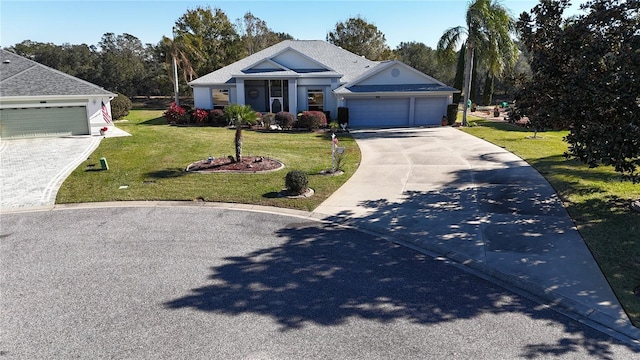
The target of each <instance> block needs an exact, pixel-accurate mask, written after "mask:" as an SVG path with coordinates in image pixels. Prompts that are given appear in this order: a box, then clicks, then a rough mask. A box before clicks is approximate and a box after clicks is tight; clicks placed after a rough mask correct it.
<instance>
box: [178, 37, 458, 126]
mask: <svg viewBox="0 0 640 360" xmlns="http://www.w3.org/2000/svg"><path fill="white" fill-rule="evenodd" d="M189 85H190V86H191V87H192V88H193V94H194V105H195V106H196V107H198V108H202V109H213V108H215V107H218V106H224V105H227V104H230V103H233V104H246V105H251V107H252V108H253V109H254V110H256V111H260V112H278V111H280V110H284V111H289V112H292V113H298V112H301V111H304V110H320V111H325V112H328V113H329V115H330V117H332V118H336V117H337V116H336V115H337V109H338V107H346V108H348V109H349V110H348V112H349V126H351V127H388V126H420V125H439V124H440V123H441V121H442V117H443V116H444V115H446V114H447V109H446V108H447V104H450V103H451V102H452V100H453V94H454V93H456V92H459V91H458V90H456V89H454V88H452V87H449V86H447V85H445V84H443V83H442V82H440V81H438V80H436V79H434V78H432V77H430V76H428V75H426V74H424V73H421V72H420V71H418V70H416V69H414V68H412V67H410V66H408V65H406V64H404V63H402V62H400V61H397V60H394V61H371V60H368V59H366V58H364V57H362V56H359V55H356V54H354V53H351V52H349V51H346V50H344V49H342V48H340V47H337V46H335V45H332V44H329V43H328V42H325V41H320V40H311V41H308V40H286V41H283V42H281V43H278V44H276V45H273V46H271V47H269V48H267V49H264V50H262V51H260V52H257V53H255V54H253V55H250V56H248V57H246V58H244V59H242V60H240V61H237V62H235V63H233V64H231V65H228V66H225V67H223V68H221V69H219V70H216V71H214V72H212V73H209V74H207V75H204V76H202V77H200V78H198V79H196V80H194V81H191V82H190V83H189Z"/></svg>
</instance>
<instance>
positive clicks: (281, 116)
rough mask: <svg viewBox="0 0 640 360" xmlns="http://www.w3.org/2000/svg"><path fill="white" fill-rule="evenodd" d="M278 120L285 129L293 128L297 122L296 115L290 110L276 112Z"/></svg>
mask: <svg viewBox="0 0 640 360" xmlns="http://www.w3.org/2000/svg"><path fill="white" fill-rule="evenodd" d="M276 122H277V123H278V125H280V126H281V127H282V128H283V129H291V128H292V127H293V125H294V124H295V122H296V117H295V116H294V115H293V114H292V113H290V112H286V111H280V112H278V113H277V114H276Z"/></svg>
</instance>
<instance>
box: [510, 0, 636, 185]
mask: <svg viewBox="0 0 640 360" xmlns="http://www.w3.org/2000/svg"><path fill="white" fill-rule="evenodd" d="M568 4H569V2H568V0H560V1H558V0H541V2H540V4H539V5H537V6H536V7H534V9H533V10H532V13H531V14H527V13H523V14H522V15H521V17H520V21H519V22H518V27H519V30H520V32H521V37H522V40H523V42H524V43H525V44H526V46H527V49H528V51H529V54H530V56H531V69H532V71H533V75H532V78H531V80H529V81H526V82H525V86H524V87H523V91H521V92H520V94H519V97H518V98H517V99H522V101H520V100H518V102H517V103H516V104H517V105H518V108H519V109H520V110H521V111H522V112H523V113H524V114H526V115H527V116H529V117H530V119H532V120H533V121H535V122H538V123H541V125H548V126H555V127H559V126H568V127H569V129H570V132H569V134H568V136H567V137H566V141H567V142H568V143H569V151H568V155H570V156H573V157H576V158H578V159H580V160H581V161H583V162H584V163H586V164H588V165H589V166H591V167H595V166H598V165H610V166H613V167H614V169H615V170H616V171H618V172H620V173H622V174H623V175H625V176H628V177H630V178H631V179H632V180H634V181H638V180H640V175H639V174H638V168H639V167H640V95H639V94H640V32H639V31H638V29H640V0H626V1H622V0H592V1H590V2H588V3H587V4H585V5H583V6H582V7H581V8H582V9H583V10H584V11H585V12H586V13H585V14H583V15H580V16H577V17H574V18H569V19H567V20H565V19H564V18H563V17H562V13H563V11H564V10H565V9H566V8H567V6H568ZM536 95H537V96H539V97H540V98H536V97H535V96H536Z"/></svg>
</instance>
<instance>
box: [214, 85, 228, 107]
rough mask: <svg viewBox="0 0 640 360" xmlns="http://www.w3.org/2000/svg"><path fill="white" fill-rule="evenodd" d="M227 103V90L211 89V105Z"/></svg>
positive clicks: (225, 104)
mask: <svg viewBox="0 0 640 360" xmlns="http://www.w3.org/2000/svg"><path fill="white" fill-rule="evenodd" d="M227 105H229V90H227V89H213V106H227Z"/></svg>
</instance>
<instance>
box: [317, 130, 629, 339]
mask: <svg viewBox="0 0 640 360" xmlns="http://www.w3.org/2000/svg"><path fill="white" fill-rule="evenodd" d="M352 134H353V136H354V137H355V138H356V141H357V143H358V145H359V146H360V149H361V150H362V162H361V164H360V166H359V168H358V170H357V171H356V173H355V174H354V175H353V177H352V178H351V179H349V181H347V183H346V184H345V185H343V186H342V187H341V188H340V189H338V191H336V192H335V193H334V194H333V195H332V196H331V197H329V198H328V199H327V200H326V201H325V202H323V203H322V204H321V205H320V206H319V207H318V208H316V209H315V211H314V213H315V215H316V216H317V217H321V218H322V215H323V214H324V215H325V217H324V218H325V219H327V220H330V221H334V222H339V223H344V224H348V225H353V226H355V227H358V228H364V229H369V230H372V231H375V232H379V233H383V234H388V235H391V236H392V237H394V238H395V239H399V240H400V241H402V242H406V243H408V244H412V245H414V246H417V247H419V248H422V249H425V250H428V251H431V252H435V253H436V254H438V255H441V256H445V257H447V258H449V259H452V260H454V261H457V262H459V263H461V264H463V265H465V266H466V267H469V268H472V269H475V270H477V271H480V272H481V273H483V274H486V275H489V276H491V277H493V278H496V279H499V280H501V281H505V282H507V283H508V284H510V285H512V286H515V287H517V288H519V289H521V290H524V291H526V292H528V293H530V294H533V295H535V296H538V297H540V298H542V299H544V301H546V302H547V303H548V304H551V305H552V306H557V307H560V308H561V309H564V310H569V311H570V312H572V313H574V314H578V315H580V316H582V317H584V318H586V319H588V320H591V321H593V322H596V323H598V324H601V325H603V326H605V327H606V328H608V329H613V330H614V331H616V332H618V333H621V334H625V335H626V336H628V337H630V338H631V339H640V330H639V329H637V328H635V327H634V326H633V325H631V322H630V321H629V319H628V317H627V316H626V314H625V312H624V310H623V309H622V307H621V305H620V303H619V302H618V300H617V298H616V297H615V295H614V293H613V291H612V290H611V288H610V287H609V284H608V283H607V281H606V279H605V278H604V276H603V275H602V273H601V271H600V269H599V267H598V265H597V263H596V262H595V260H594V258H593V256H592V255H591V253H590V251H589V250H588V248H587V246H586V245H585V243H584V241H583V240H582V237H581V236H580V234H579V233H578V231H577V230H576V228H575V226H574V224H573V222H572V221H571V219H570V218H569V216H568V214H567V212H566V210H565V209H564V207H563V206H562V204H561V202H560V200H559V199H558V197H557V195H556V193H555V191H554V190H553V188H552V187H551V186H550V185H549V184H548V183H547V181H546V180H545V179H544V177H542V176H541V175H540V174H539V173H538V172H537V171H536V170H535V169H533V168H532V167H530V166H529V165H528V164H527V163H526V162H524V161H523V160H522V159H520V158H518V157H517V156H515V155H513V154H511V153H509V152H507V151H505V150H504V149H502V148H500V147H498V146H495V145H493V144H490V143H488V142H486V141H484V140H481V139H478V138H476V137H473V136H471V135H468V134H465V133H464V132H461V131H459V130H457V129H454V128H451V127H440V128H424V129H389V130H377V131H376V130H356V131H352ZM637 344H638V345H640V343H637Z"/></svg>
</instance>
